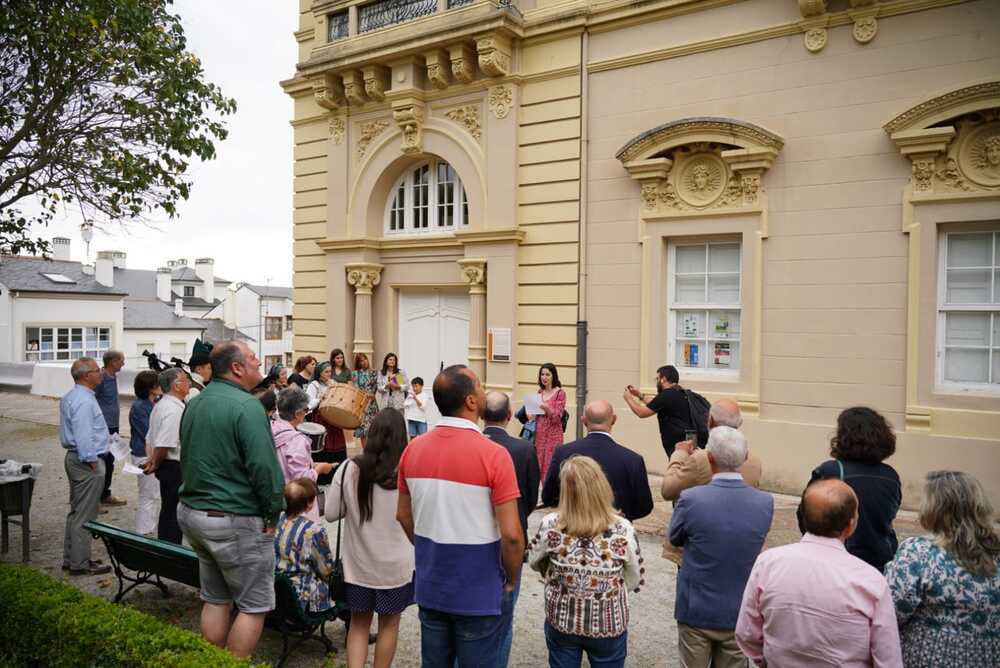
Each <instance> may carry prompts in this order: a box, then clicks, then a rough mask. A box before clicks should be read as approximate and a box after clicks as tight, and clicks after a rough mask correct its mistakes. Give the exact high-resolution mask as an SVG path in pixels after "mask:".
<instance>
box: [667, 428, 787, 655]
mask: <svg viewBox="0 0 1000 668" xmlns="http://www.w3.org/2000/svg"><path fill="white" fill-rule="evenodd" d="M705 449H706V450H707V451H708V461H709V464H710V466H711V468H712V481H711V482H710V483H709V484H707V485H700V486H697V487H692V488H690V489H686V490H684V491H683V492H681V495H680V498H679V499H678V501H677V505H676V506H675V507H674V513H673V516H672V517H671V518H670V529H669V531H668V538H669V539H670V542H671V543H672V544H673V545H675V546H677V547H683V548H684V559H683V561H682V562H681V566H680V571H679V572H678V574H677V598H676V599H675V602H674V618H675V619H676V620H677V645H678V648H679V655H680V661H681V666H685V667H687V666H691V667H692V668H693V667H695V666H697V667H698V668H704V666H707V665H709V661H711V664H712V666H713V668H735V667H736V666H740V667H741V668H743V667H745V666H746V665H747V658H746V657H745V656H744V655H743V653H742V652H741V651H740V648H739V647H738V646H737V644H736V638H735V635H734V630H735V629H736V619H737V617H738V616H739V611H740V603H741V601H742V600H743V590H744V589H745V588H746V584H747V580H748V579H749V578H750V570H751V569H752V568H753V564H754V561H755V560H756V559H757V555H758V554H760V550H761V548H762V547H763V546H764V539H765V538H767V532H768V531H769V530H770V528H771V518H772V516H773V515H774V499H773V498H772V497H771V495H770V494H767V493H766V492H761V491H759V490H756V489H754V488H753V487H751V486H749V485H747V484H746V483H745V482H743V477H742V476H741V475H740V474H739V468H740V466H742V465H743V463H744V462H745V461H746V459H747V442H746V438H745V437H744V436H743V434H741V433H740V432H739V431H737V430H735V429H733V428H732V427H716V428H714V429H712V431H711V432H709V436H708V445H707V446H706V447H705Z"/></svg>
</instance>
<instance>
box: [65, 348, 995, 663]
mask: <svg viewBox="0 0 1000 668" xmlns="http://www.w3.org/2000/svg"><path fill="white" fill-rule="evenodd" d="M121 359H122V358H121V356H120V354H119V353H115V352H111V353H108V355H106V356H105V359H104V367H103V368H101V367H99V366H98V364H97V362H96V361H94V360H93V359H90V358H82V359H80V360H77V361H76V362H74V364H73V366H72V369H71V372H72V375H73V378H74V380H75V383H76V384H75V386H74V388H73V390H71V391H70V392H69V393H68V394H67V395H66V396H65V397H63V399H62V402H61V404H60V440H61V443H62V445H63V447H64V448H66V473H67V478H68V480H69V486H70V512H69V514H68V516H67V522H66V539H65V549H64V568H66V569H67V570H68V571H69V572H70V574H71V575H85V574H99V573H105V572H108V570H109V568H108V566H106V565H104V564H102V563H101V562H100V561H99V560H93V559H92V558H91V552H90V545H91V539H90V536H89V535H88V534H87V533H86V532H85V531H83V528H82V526H83V523H84V522H86V521H87V520H90V519H93V518H94V517H95V516H96V514H97V513H98V512H99V509H100V507H101V504H102V503H104V504H116V503H124V502H123V501H121V500H120V499H118V498H116V497H114V496H113V495H111V494H110V486H111V481H112V479H111V475H110V473H109V472H108V471H109V470H113V468H114V462H113V460H110V461H109V443H110V442H111V439H112V438H113V437H112V433H114V432H117V427H118V409H117V403H118V400H117V384H116V383H115V382H113V381H114V379H115V376H116V374H117V372H118V370H120V368H121V364H120V361H121ZM345 360H346V358H345V355H344V353H343V351H341V350H334V351H332V353H331V355H330V360H329V361H322V362H317V360H316V359H315V358H312V357H303V358H300V359H299V360H298V361H297V363H296V364H295V367H294V369H293V373H291V374H289V373H288V370H287V369H282V368H272V369H270V370H269V373H268V374H267V376H264V375H263V374H262V373H261V371H260V362H259V360H258V359H257V357H256V355H255V354H254V353H253V351H252V350H251V349H250V348H249V347H248V346H247V345H246V344H244V343H242V342H239V341H227V342H222V343H219V344H217V345H216V346H215V347H214V348H213V349H212V350H211V354H210V355H203V356H200V357H197V358H195V357H192V359H191V363H190V368H191V373H187V372H185V371H184V370H181V369H167V370H166V371H162V372H160V373H158V374H157V373H156V372H153V371H147V372H142V373H139V374H137V376H136V379H135V396H136V400H135V401H134V402H133V404H132V408H131V411H130V415H129V425H130V428H131V435H130V441H129V449H130V453H131V454H130V456H131V458H132V463H133V464H135V465H136V466H138V467H140V468H141V469H142V470H143V471H144V475H139V476H138V491H139V502H138V508H137V512H136V531H137V532H138V533H142V534H151V533H152V532H153V531H154V529H155V531H156V535H157V537H158V538H160V539H162V540H169V541H173V542H178V543H179V542H181V541H182V540H183V541H185V542H186V543H187V544H189V545H190V546H191V548H192V549H193V550H194V551H195V552H196V553H197V555H198V558H199V563H200V574H201V598H202V600H203V603H204V605H203V608H202V612H201V631H202V634H203V636H204V637H205V638H206V639H207V640H208V641H210V642H212V643H213V644H216V645H218V646H221V647H227V648H228V649H229V650H230V651H231V652H233V653H234V654H236V655H238V656H248V655H250V654H252V652H253V650H254V648H255V646H256V644H257V641H258V639H259V636H260V633H261V630H262V628H263V624H264V619H265V615H266V614H267V612H269V611H270V610H271V609H273V607H274V605H275V594H274V579H275V574H276V573H278V574H282V575H283V576H284V577H287V578H288V579H289V580H290V581H291V582H292V583H293V586H294V587H295V590H296V591H297V593H298V595H299V598H300V602H301V605H302V606H303V608H304V609H306V610H309V611H311V612H314V613H315V612H323V611H327V610H330V609H332V608H333V607H334V605H335V603H337V604H342V605H343V606H346V608H347V609H349V611H350V624H349V627H348V628H349V630H348V634H347V662H348V666H350V667H352V668H353V667H355V666H358V667H360V666H363V665H366V661H368V655H369V644H370V643H369V641H370V637H369V636H370V633H371V629H372V625H373V622H374V621H375V618H376V617H377V620H378V623H377V634H376V636H375V646H374V656H373V659H374V665H375V666H379V667H382V666H389V665H391V664H392V662H393V659H394V656H395V653H396V645H397V640H398V635H399V629H400V624H401V619H402V617H401V616H402V613H403V611H404V610H405V609H406V608H407V607H408V606H410V605H414V604H416V605H417V606H418V608H419V621H420V642H421V655H422V656H421V660H422V664H423V665H424V666H442V667H445V666H447V667H448V668H451V667H452V666H455V665H458V666H506V665H507V664H508V660H509V658H510V654H511V648H512V645H513V643H514V638H513V634H512V618H513V614H514V609H515V606H516V605H517V603H518V595H519V592H520V587H521V581H522V567H523V565H524V564H527V565H528V567H529V568H531V569H533V570H535V571H537V572H538V573H539V574H540V576H541V578H542V581H543V582H544V592H545V593H544V604H543V605H544V613H545V622H544V628H543V629H540V632H542V633H543V634H544V638H545V643H546V646H547V649H548V657H549V665H550V666H554V667H560V668H561V667H563V666H580V665H581V662H582V657H583V655H584V654H586V655H587V658H588V661H589V663H590V665H592V666H622V665H624V663H625V659H626V656H627V651H628V627H629V616H630V603H629V597H630V595H632V594H634V593H635V592H638V591H639V589H640V588H641V587H642V586H643V585H644V584H645V564H644V559H645V557H644V555H643V553H642V549H641V546H640V542H639V539H638V538H637V534H636V529H635V527H634V525H633V522H634V521H636V520H638V519H641V518H643V517H646V516H648V515H649V514H650V513H651V512H652V510H653V498H652V493H651V489H650V483H649V478H648V474H647V470H646V466H645V462H644V459H643V458H642V457H641V456H640V455H639V454H638V453H636V452H634V451H633V450H631V449H629V448H628V447H626V446H625V445H623V444H620V443H618V442H617V441H616V439H615V438H614V436H613V435H612V434H613V430H614V427H615V425H616V422H617V416H616V415H615V412H614V408H613V406H612V405H611V404H610V403H609V402H607V401H604V400H599V399H598V400H594V401H591V402H589V403H588V404H587V405H586V406H585V407H584V410H583V413H582V422H583V425H584V426H585V427H586V429H587V432H588V434H587V435H586V437H584V438H582V439H579V440H577V441H575V442H572V443H565V444H564V443H563V441H564V432H565V428H566V417H567V413H566V394H565V392H564V391H563V389H562V387H561V384H560V382H559V376H558V370H557V369H556V367H555V366H554V365H551V364H546V365H543V366H542V367H541V368H540V369H539V373H538V392H539V394H540V397H539V400H538V404H539V406H540V408H539V412H537V413H535V414H532V415H528V414H526V413H525V412H524V411H523V410H522V411H519V414H518V416H517V417H518V418H519V420H520V422H521V423H522V428H521V436H522V437H521V438H516V437H514V436H512V435H511V434H510V431H509V429H510V422H511V420H512V419H513V418H514V413H513V411H512V407H511V400H510V397H509V396H508V395H507V394H505V393H502V392H496V391H491V392H485V391H484V389H483V387H482V385H481V383H480V380H479V378H477V377H476V375H475V373H473V372H472V371H471V370H470V369H468V368H467V367H465V366H462V365H456V366H451V367H448V368H445V369H443V370H442V371H441V372H440V373H439V374H438V375H437V376H436V378H434V380H433V385H432V394H433V404H434V405H435V406H436V408H437V411H438V412H439V413H440V415H441V418H440V419H439V421H437V423H436V424H435V426H434V428H433V429H430V430H428V428H427V420H428V418H427V415H428V414H427V406H428V405H429V403H430V401H431V398H430V396H428V394H427V393H426V391H425V390H424V389H423V380H422V379H420V378H413V379H412V380H409V379H407V377H406V375H405V373H404V372H403V371H402V370H401V369H400V365H399V358H398V357H397V356H396V355H395V354H393V353H390V354H388V355H386V356H385V357H384V359H383V362H382V366H381V368H380V369H373V368H372V367H371V364H370V362H369V360H368V357H367V356H366V355H364V354H358V355H356V356H355V358H354V360H353V362H354V365H353V366H354V368H353V370H352V369H350V368H349V367H348V366H347V365H346V364H345ZM109 379H110V380H109ZM656 379H657V394H656V395H655V396H653V397H651V398H649V400H648V401H647V400H646V398H645V397H643V396H642V394H641V393H640V392H639V391H638V390H637V389H636V388H634V387H632V386H629V387H628V388H626V390H625V392H624V394H623V397H624V400H625V402H626V405H628V407H629V408H630V410H631V411H632V412H633V413H634V414H635V415H636V416H638V417H640V418H646V417H652V416H656V417H657V421H658V423H659V431H660V437H661V443H662V445H663V448H664V451H665V452H666V453H667V455H668V458H669V464H668V467H667V469H666V471H665V473H664V476H663V482H662V485H661V489H660V493H661V496H662V497H663V498H664V499H666V500H667V501H670V502H671V503H672V504H673V510H672V513H671V515H670V519H669V524H668V525H667V526H666V527H664V529H665V530H666V536H667V540H666V544H665V547H664V552H663V557H664V558H666V559H669V560H671V561H673V562H674V563H676V564H677V565H678V567H679V568H678V571H677V587H676V597H675V606H674V617H675V619H676V622H677V647H678V655H679V657H680V663H681V665H682V666H685V667H692V668H694V667H697V668H702V667H704V666H709V665H711V666H713V667H729V666H734V667H735V666H747V665H748V663H750V662H752V663H753V664H755V665H758V666H767V665H770V666H807V665H808V666H855V665H856V666H887V667H888V666H907V667H912V666H977V667H978V666H988V665H1000V535H998V532H997V529H996V525H995V524H994V520H995V517H994V515H993V509H992V507H991V506H990V503H989V501H988V499H987V496H986V494H985V492H984V491H983V488H982V486H981V485H980V484H979V483H978V481H976V479H975V478H974V477H972V476H971V475H969V474H966V473H961V472H956V471H937V472H932V473H930V474H929V475H928V477H927V481H926V487H925V490H924V493H923V497H922V501H921V505H920V512H919V520H920V523H921V525H922V526H923V527H924V529H925V530H926V531H927V532H928V535H927V536H925V537H919V538H910V539H907V540H905V541H903V542H902V543H901V544H898V543H897V538H896V535H895V532H894V530H893V521H894V519H895V517H896V514H897V512H898V510H899V508H900V505H901V502H902V491H901V485H900V479H899V476H898V474H897V473H896V471H895V470H894V469H893V468H892V466H891V465H889V464H887V463H886V461H885V460H887V459H888V458H889V457H891V456H892V455H893V454H894V453H895V435H894V433H893V430H892V428H891V425H890V424H889V423H888V421H887V420H886V419H885V418H884V417H883V416H882V415H880V414H879V413H878V412H876V411H874V410H872V409H870V408H865V407H854V408H849V409H847V410H844V411H843V412H842V413H841V414H840V416H839V418H838V420H837V426H836V432H835V435H834V436H833V438H832V439H831V442H830V459H829V460H827V461H824V462H822V463H820V465H819V466H817V467H816V468H815V469H814V470H813V471H812V474H811V479H810V482H809V483H808V485H807V487H806V488H805V491H804V492H803V494H802V497H801V502H800V505H799V508H798V512H797V518H798V523H799V528H800V529H801V531H802V534H803V536H802V539H801V541H800V542H798V543H794V544H791V545H785V546H782V547H776V548H772V549H768V550H763V546H764V543H765V540H766V538H767V536H768V533H769V531H770V529H771V525H772V521H773V516H774V498H773V497H772V496H771V495H770V494H768V493H766V492H763V491H760V490H759V489H758V486H759V484H760V480H761V476H762V470H763V466H764V465H763V463H762V461H761V458H760V457H759V456H758V455H757V454H756V453H753V452H751V451H750V449H749V447H748V442H747V438H746V436H745V435H744V433H743V432H742V431H741V428H742V426H743V419H742V416H741V414H740V409H739V406H738V405H737V404H736V403H735V402H733V401H731V400H726V399H722V400H719V401H716V402H715V403H714V404H712V405H711V406H710V407H709V409H708V411H707V415H703V414H702V413H700V412H699V411H698V410H696V407H695V405H694V401H695V397H696V395H694V393H693V392H691V391H690V390H688V389H686V388H684V387H682V386H681V385H680V378H679V374H678V372H677V370H676V369H675V368H674V367H672V366H665V367H662V368H660V369H659V370H658V371H657V375H656ZM338 383H341V384H342V383H350V384H352V385H353V386H354V387H356V388H358V389H359V390H361V391H362V392H365V393H367V394H368V395H370V397H371V399H372V400H371V401H370V402H369V405H368V407H366V409H365V411H364V414H363V416H362V419H361V424H360V425H359V426H358V427H357V428H356V429H354V430H353V432H345V431H344V430H342V429H339V428H337V427H336V426H334V425H331V424H329V423H326V422H325V421H324V420H323V418H322V415H321V414H320V413H319V411H318V407H319V405H320V403H321V402H322V400H323V398H324V397H325V396H326V394H327V392H328V391H329V390H330V388H332V387H334V386H335V385H336V384H338ZM194 394H197V399H196V400H194V399H193V395H194ZM111 395H113V396H114V404H115V405H114V408H113V409H111V408H110V403H109V401H108V400H107V399H106V397H108V396H111ZM310 421H312V422H321V423H323V424H324V426H325V427H326V434H327V435H326V437H325V439H324V440H323V442H322V444H321V447H319V448H316V447H314V445H313V441H312V439H311V438H310V437H309V436H308V435H306V434H305V433H303V432H302V431H301V430H300V429H299V428H300V427H301V425H303V424H304V423H306V422H310ZM480 422H482V423H483V424H484V425H485V427H484V428H482V429H481V428H480V426H479V425H480ZM699 422H700V423H699ZM699 432H703V433H705V434H707V441H706V442H705V443H704V444H703V445H704V447H699V445H700V444H701V443H700V442H701V438H700V437H699V436H698V434H699ZM352 437H353V438H354V439H356V440H357V441H358V443H359V445H360V451H359V453H358V454H357V455H356V456H354V457H353V458H351V459H347V441H348V439H349V438H352ZM156 482H158V483H159V484H158V485H157V484H156ZM157 498H159V500H160V510H159V515H158V517H156V500H157ZM102 499H103V501H102ZM539 501H540V502H541V505H539ZM539 507H546V508H548V509H549V512H546V513H545V514H544V515H543V517H542V518H541V521H540V523H539V525H538V528H537V529H536V530H535V531H530V530H529V527H528V523H529V522H528V517H529V515H531V513H532V512H534V511H535V510H536V508H539ZM324 519H325V520H326V522H337V523H338V524H337V527H336V528H335V529H332V528H331V529H328V528H327V527H326V526H325V525H324V523H323V521H322V520H324ZM334 533H335V534H336V543H335V545H336V547H335V548H332V544H331V536H332V535H333V534H334ZM762 550H763V551H762ZM338 566H340V568H338ZM340 578H342V583H343V591H340V587H339V584H340ZM233 606H235V607H236V610H237V611H238V612H237V614H236V616H235V618H232V617H231V614H230V612H231V610H232V608H233Z"/></svg>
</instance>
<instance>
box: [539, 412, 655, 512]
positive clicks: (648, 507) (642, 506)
mask: <svg viewBox="0 0 1000 668" xmlns="http://www.w3.org/2000/svg"><path fill="white" fill-rule="evenodd" d="M616 419H617V416H616V415H615V409H614V408H612V407H611V404H609V403H608V402H607V401H604V400H602V399H599V400H597V401H591V402H590V403H589V404H587V407H586V408H585V409H584V411H583V424H584V426H585V427H586V428H587V431H588V432H589V433H588V434H587V436H586V437H584V438H581V439H580V440H578V441H574V442H572V443H569V444H567V445H560V446H559V447H558V448H556V451H555V453H554V454H553V455H552V463H551V464H550V465H549V472H548V475H547V476H546V477H545V486H544V487H543V488H542V503H544V504H545V505H546V506H550V507H555V506H557V505H559V467H560V465H561V464H562V463H563V462H564V461H565V460H567V459H569V458H570V457H573V456H574V455H584V456H586V457H590V458H591V459H593V460H595V461H596V462H597V463H598V464H600V465H601V468H602V469H604V475H605V476H607V478H608V483H610V484H611V491H612V492H614V495H615V507H616V508H618V510H620V511H621V512H622V515H624V516H625V519H627V520H629V521H630V522H631V521H633V520H637V519H639V518H641V517H645V516H646V515H648V514H649V513H651V512H652V511H653V495H652V494H651V493H650V491H649V476H648V475H647V474H646V462H645V461H643V459H642V457H641V456H640V455H639V454H638V453H635V452H632V451H631V450H629V449H628V448H626V447H623V446H621V445H618V443H616V442H615V440H614V439H613V438H612V437H611V428H612V427H614V424H615V420H616Z"/></svg>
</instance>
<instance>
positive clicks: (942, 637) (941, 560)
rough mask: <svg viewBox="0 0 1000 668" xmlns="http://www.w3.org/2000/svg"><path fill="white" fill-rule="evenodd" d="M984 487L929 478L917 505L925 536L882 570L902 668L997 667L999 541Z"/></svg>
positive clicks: (946, 474) (953, 477) (953, 476)
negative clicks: (891, 603) (896, 628)
mask: <svg viewBox="0 0 1000 668" xmlns="http://www.w3.org/2000/svg"><path fill="white" fill-rule="evenodd" d="M993 518H994V515H993V508H992V507H991V505H990V502H989V499H988V498H987V497H986V493H985V492H984V491H983V487H982V485H980V484H979V481H978V480H976V479H975V478H973V477H972V476H970V475H968V474H965V473H959V472H958V471H932V472H931V473H929V474H928V475H927V487H926V489H925V491H924V499H923V503H921V506H920V525H921V526H922V527H924V529H926V530H928V531H930V532H931V534H932V535H931V536H923V537H917V538H908V539H906V540H904V541H903V543H902V544H901V545H900V546H899V551H898V552H897V553H896V558H895V559H893V560H892V561H890V562H889V563H888V564H887V565H886V567H885V576H886V580H888V581H889V588H890V590H891V591H892V598H893V600H894V601H895V603H896V620H897V622H898V623H899V631H900V632H899V636H900V641H901V644H902V648H903V664H904V665H905V666H906V668H915V667H922V666H928V667H929V666H934V667H935V668H938V667H942V668H952V667H957V666H968V667H969V668H973V667H977V668H978V667H985V666H1000V534H998V533H997V530H996V528H995V526H994V524H993Z"/></svg>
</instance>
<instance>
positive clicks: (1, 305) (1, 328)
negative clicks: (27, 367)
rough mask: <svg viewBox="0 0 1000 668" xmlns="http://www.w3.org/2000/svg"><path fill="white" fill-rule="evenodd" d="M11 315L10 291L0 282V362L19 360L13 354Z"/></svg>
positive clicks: (12, 315)
mask: <svg viewBox="0 0 1000 668" xmlns="http://www.w3.org/2000/svg"><path fill="white" fill-rule="evenodd" d="M13 317H14V314H13V313H12V312H11V300H10V292H8V290H7V286H5V285H3V284H0V362H19V361H21V360H20V359H19V358H18V357H16V356H15V355H14V350H15V349H14V331H13V329H12V327H13Z"/></svg>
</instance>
